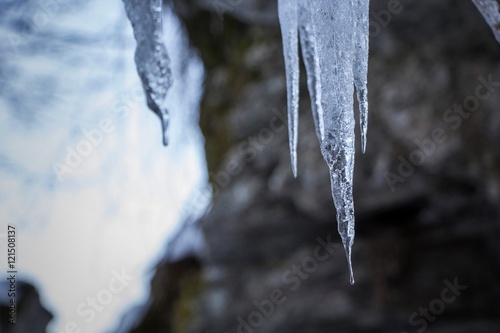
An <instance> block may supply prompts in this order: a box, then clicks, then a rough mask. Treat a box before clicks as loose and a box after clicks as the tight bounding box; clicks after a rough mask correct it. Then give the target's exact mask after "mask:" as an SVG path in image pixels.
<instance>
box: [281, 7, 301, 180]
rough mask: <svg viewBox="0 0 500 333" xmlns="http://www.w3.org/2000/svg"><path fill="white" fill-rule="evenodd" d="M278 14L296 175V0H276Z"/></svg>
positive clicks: (297, 56)
mask: <svg viewBox="0 0 500 333" xmlns="http://www.w3.org/2000/svg"><path fill="white" fill-rule="evenodd" d="M278 16H279V21H280V26H281V35H282V39H283V55H284V58H285V69H286V89H287V110H288V137H289V146H290V157H291V160H292V172H293V176H294V177H297V137H298V122H299V54H298V53H299V45H298V30H297V26H298V17H297V0H278Z"/></svg>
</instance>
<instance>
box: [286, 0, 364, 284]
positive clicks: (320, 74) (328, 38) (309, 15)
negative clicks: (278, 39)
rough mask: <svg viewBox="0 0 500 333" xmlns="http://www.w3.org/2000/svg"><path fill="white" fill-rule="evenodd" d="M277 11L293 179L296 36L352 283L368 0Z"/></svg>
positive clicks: (291, 3)
mask: <svg viewBox="0 0 500 333" xmlns="http://www.w3.org/2000/svg"><path fill="white" fill-rule="evenodd" d="M297 8H299V14H297ZM278 10H279V18H280V25H281V30H282V35H283V50H284V52H283V53H284V56H285V65H286V79H287V90H288V114H289V128H290V133H289V136H290V152H291V157H292V169H293V171H294V175H295V176H296V170H297V168H296V157H297V153H296V147H297V127H298V124H297V121H298V93H299V87H298V85H299V84H298V79H299V67H298V50H297V48H298V45H297V34H298V33H299V35H300V41H301V46H302V52H303V58H304V62H305V67H306V71H307V77H308V80H307V81H308V88H309V94H310V96H311V103H312V105H311V108H312V112H313V117H314V120H315V125H316V133H317V135H318V138H319V140H320V144H321V153H322V154H323V157H324V159H325V161H326V163H327V165H328V168H329V170H330V178H331V187H332V196H333V201H334V203H335V207H336V210H337V223H338V231H339V234H340V236H341V238H342V242H343V244H344V249H345V251H346V256H347V261H348V264H349V272H350V276H351V277H350V280H351V283H354V277H353V272H352V264H351V249H352V245H353V242H354V204H353V197H352V187H353V170H354V154H355V146H354V144H355V135H354V127H355V120H354V111H353V104H354V99H353V95H354V87H356V93H357V97H358V103H359V108H360V130H361V146H362V150H363V151H364V150H365V147H366V131H367V124H368V97H367V96H368V94H367V88H366V87H367V84H366V77H367V71H368V10H369V1H367V0H342V1H331V0H316V1H310V0H280V1H279V2H278ZM297 16H298V17H297Z"/></svg>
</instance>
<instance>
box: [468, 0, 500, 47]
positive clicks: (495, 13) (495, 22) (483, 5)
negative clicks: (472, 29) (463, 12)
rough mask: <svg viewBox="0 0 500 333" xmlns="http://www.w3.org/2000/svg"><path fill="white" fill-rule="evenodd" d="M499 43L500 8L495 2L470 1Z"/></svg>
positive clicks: (484, 0)
mask: <svg viewBox="0 0 500 333" xmlns="http://www.w3.org/2000/svg"><path fill="white" fill-rule="evenodd" d="M472 2H473V3H474V4H475V5H476V7H477V9H479V11H480V12H481V14H482V15H483V17H484V19H485V20H486V22H487V23H488V24H489V26H490V28H491V31H493V34H494V35H495V38H496V39H497V41H498V42H499V43H500V8H499V5H498V1H497V0H472Z"/></svg>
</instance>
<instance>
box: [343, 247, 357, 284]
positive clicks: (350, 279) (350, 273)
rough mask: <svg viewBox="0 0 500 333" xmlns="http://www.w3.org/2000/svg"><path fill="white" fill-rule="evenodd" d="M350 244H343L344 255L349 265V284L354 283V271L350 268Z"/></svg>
mask: <svg viewBox="0 0 500 333" xmlns="http://www.w3.org/2000/svg"><path fill="white" fill-rule="evenodd" d="M351 246H352V243H351V244H344V249H345V255H346V258H347V265H348V266H349V282H350V283H351V285H353V284H354V283H355V281H354V272H353V270H352V259H351Z"/></svg>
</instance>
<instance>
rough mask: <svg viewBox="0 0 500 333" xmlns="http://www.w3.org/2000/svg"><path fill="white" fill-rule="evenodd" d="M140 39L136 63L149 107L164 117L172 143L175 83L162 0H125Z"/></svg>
mask: <svg viewBox="0 0 500 333" xmlns="http://www.w3.org/2000/svg"><path fill="white" fill-rule="evenodd" d="M123 3H124V4H125V11H126V12H127V17H128V19H129V20H130V22H131V23H132V27H133V29H134V37H135V40H136V41H137V48H136V50H135V64H136V67H137V72H138V74H139V77H140V78H141V81H142V85H143V88H144V91H145V93H146V99H147V103H148V107H149V108H150V109H151V110H152V111H153V112H154V113H156V114H157V115H158V117H160V121H161V125H162V133H163V144H164V145H167V144H168V137H167V129H168V121H169V119H168V110H167V109H166V107H165V103H164V100H165V97H166V96H167V92H168V89H169V88H170V86H171V85H172V73H171V70H170V59H169V57H168V54H167V50H166V48H165V45H164V44H163V42H162V34H163V32H162V21H161V18H162V12H161V5H162V0H123Z"/></svg>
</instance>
